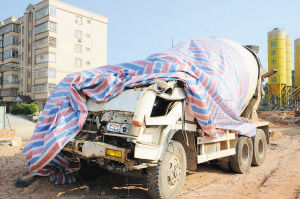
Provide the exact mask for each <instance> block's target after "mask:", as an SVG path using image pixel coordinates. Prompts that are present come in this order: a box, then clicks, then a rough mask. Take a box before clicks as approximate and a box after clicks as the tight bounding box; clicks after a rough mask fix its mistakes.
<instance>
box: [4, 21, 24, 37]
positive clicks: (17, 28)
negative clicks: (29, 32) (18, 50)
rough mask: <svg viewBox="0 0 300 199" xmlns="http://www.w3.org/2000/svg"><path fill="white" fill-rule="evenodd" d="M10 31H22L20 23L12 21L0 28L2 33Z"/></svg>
mask: <svg viewBox="0 0 300 199" xmlns="http://www.w3.org/2000/svg"><path fill="white" fill-rule="evenodd" d="M9 32H20V25H18V24H14V23H11V24H7V25H5V26H2V27H1V28H0V35H2V34H5V33H9Z"/></svg>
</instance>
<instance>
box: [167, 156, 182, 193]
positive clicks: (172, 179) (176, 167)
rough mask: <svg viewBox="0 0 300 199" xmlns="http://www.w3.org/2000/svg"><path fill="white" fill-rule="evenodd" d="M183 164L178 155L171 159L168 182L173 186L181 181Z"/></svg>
mask: <svg viewBox="0 0 300 199" xmlns="http://www.w3.org/2000/svg"><path fill="white" fill-rule="evenodd" d="M180 171H181V165H180V161H179V159H178V158H177V157H176V156H173V157H172V158H171V159H170V161H169V171H168V176H167V179H168V184H169V186H171V187H173V186H175V185H176V183H177V182H178V181H179V179H180V176H181V172H180Z"/></svg>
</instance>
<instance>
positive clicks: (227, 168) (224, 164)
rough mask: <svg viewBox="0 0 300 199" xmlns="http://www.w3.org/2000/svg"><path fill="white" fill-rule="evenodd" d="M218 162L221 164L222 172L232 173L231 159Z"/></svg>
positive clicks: (222, 159)
mask: <svg viewBox="0 0 300 199" xmlns="http://www.w3.org/2000/svg"><path fill="white" fill-rule="evenodd" d="M218 162H219V166H220V169H221V170H223V171H226V172H230V171H232V169H231V166H230V162H229V157H225V158H220V159H218Z"/></svg>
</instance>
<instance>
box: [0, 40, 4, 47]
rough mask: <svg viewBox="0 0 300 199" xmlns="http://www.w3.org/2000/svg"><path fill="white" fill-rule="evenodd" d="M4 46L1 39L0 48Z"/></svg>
mask: <svg viewBox="0 0 300 199" xmlns="http://www.w3.org/2000/svg"><path fill="white" fill-rule="evenodd" d="M2 47H3V41H2V40H1V41H0V48H2Z"/></svg>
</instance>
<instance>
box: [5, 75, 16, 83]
mask: <svg viewBox="0 0 300 199" xmlns="http://www.w3.org/2000/svg"><path fill="white" fill-rule="evenodd" d="M3 83H7V84H16V83H19V79H18V75H6V76H4V77H3Z"/></svg>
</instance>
